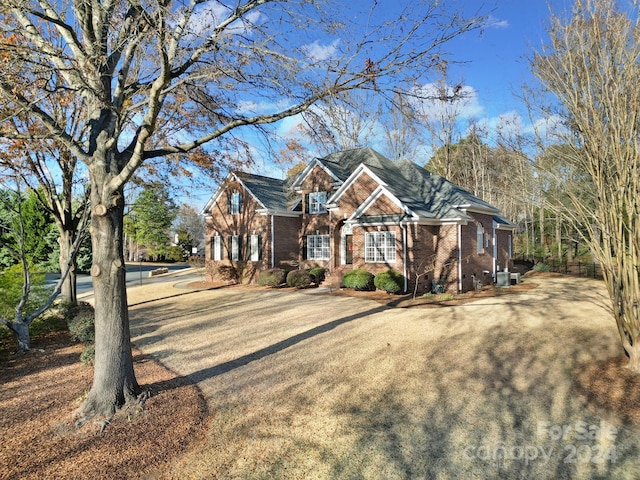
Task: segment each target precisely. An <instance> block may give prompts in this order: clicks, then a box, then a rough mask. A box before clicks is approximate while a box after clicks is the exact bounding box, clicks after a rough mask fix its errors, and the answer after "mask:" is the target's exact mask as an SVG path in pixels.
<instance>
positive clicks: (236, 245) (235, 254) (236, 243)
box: [231, 235, 240, 262]
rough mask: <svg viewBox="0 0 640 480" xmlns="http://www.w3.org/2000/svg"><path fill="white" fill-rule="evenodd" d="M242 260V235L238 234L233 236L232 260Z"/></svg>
mask: <svg viewBox="0 0 640 480" xmlns="http://www.w3.org/2000/svg"><path fill="white" fill-rule="evenodd" d="M239 260H240V237H239V236H238V235H232V236H231V261H233V262H237V261H239Z"/></svg>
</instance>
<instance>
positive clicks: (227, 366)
mask: <svg viewBox="0 0 640 480" xmlns="http://www.w3.org/2000/svg"><path fill="white" fill-rule="evenodd" d="M386 310H388V307H385V306H380V307H377V308H373V309H371V310H368V311H366V312H361V313H357V314H354V315H348V316H346V317H342V318H339V319H337V320H333V321H331V322H327V323H324V324H322V325H318V326H317V327H314V328H310V329H309V330H306V331H304V332H302V333H299V334H297V335H293V336H291V337H289V338H286V339H284V340H282V341H280V342H277V343H274V344H272V345H269V346H267V347H264V348H261V349H259V350H256V351H255V352H251V353H249V354H247V355H243V356H241V357H239V358H236V359H234V360H230V361H228V362H224V363H221V364H219V365H215V366H213V367H208V368H204V369H202V370H198V371H196V372H193V373H190V374H188V375H186V376H185V377H184V378H188V380H189V381H191V382H194V383H198V382H202V381H205V380H209V379H211V378H214V377H217V376H219V375H223V374H225V373H228V372H230V371H232V370H235V369H236V368H240V367H243V366H245V365H248V364H249V363H251V362H255V361H257V360H260V359H262V358H265V357H267V356H270V355H274V354H276V353H278V352H281V351H282V350H285V349H286V348H289V347H292V346H294V345H297V344H298V343H300V342H303V341H305V340H308V339H310V338H313V337H315V336H317V335H321V334H323V333H326V332H329V331H331V330H333V329H335V328H337V327H339V326H341V325H344V324H346V323H349V322H352V321H354V320H358V319H361V318H363V317H366V316H369V315H375V314H376V313H380V312H384V311H386ZM154 356H156V357H162V353H161V352H160V353H156V354H154ZM148 387H149V388H151V389H152V390H154V391H157V390H156V389H157V388H163V387H161V386H158V385H149V386H148Z"/></svg>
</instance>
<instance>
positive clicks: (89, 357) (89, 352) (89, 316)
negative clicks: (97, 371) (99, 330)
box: [67, 302, 96, 365]
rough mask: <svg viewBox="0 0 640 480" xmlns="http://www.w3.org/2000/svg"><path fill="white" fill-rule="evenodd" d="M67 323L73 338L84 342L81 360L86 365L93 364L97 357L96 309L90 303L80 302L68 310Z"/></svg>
mask: <svg viewBox="0 0 640 480" xmlns="http://www.w3.org/2000/svg"><path fill="white" fill-rule="evenodd" d="M67 324H68V325H69V333H70V334H71V338H73V339H74V340H78V341H80V342H82V343H83V344H84V350H83V351H82V353H81V354H80V361H81V362H82V363H84V364H86V365H93V361H94V359H95V355H96V350H95V345H94V341H95V311H94V309H93V306H92V305H91V304H90V303H86V302H78V305H76V306H74V307H70V308H69V309H68V311H67Z"/></svg>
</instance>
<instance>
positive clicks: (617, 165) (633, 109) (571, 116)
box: [532, 0, 640, 372]
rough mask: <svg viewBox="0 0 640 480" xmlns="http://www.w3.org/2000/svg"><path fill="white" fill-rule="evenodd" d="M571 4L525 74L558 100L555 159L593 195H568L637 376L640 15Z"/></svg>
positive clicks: (614, 6)
mask: <svg viewBox="0 0 640 480" xmlns="http://www.w3.org/2000/svg"><path fill="white" fill-rule="evenodd" d="M618 3H619V2H617V1H615V0H577V1H576V3H575V6H574V8H573V12H572V16H571V18H569V19H567V20H565V19H563V18H562V17H560V16H552V18H551V26H550V28H549V38H550V40H549V43H548V45H546V46H545V47H543V48H542V49H541V50H540V51H539V52H537V53H536V54H535V55H534V57H533V59H532V70H533V72H534V74H535V75H536V76H537V77H538V78H539V80H540V81H541V82H542V84H543V86H544V87H545V88H546V89H547V90H548V92H550V93H551V94H552V95H553V96H554V98H556V99H557V100H558V103H559V106H558V110H557V111H555V112H554V113H555V114H559V115H561V116H562V117H563V118H564V119H565V121H566V125H567V127H568V133H567V137H566V139H565V143H566V145H567V146H568V148H566V149H563V150H562V151H560V150H559V151H557V152H556V153H557V154H559V155H562V156H563V159H562V160H563V162H564V163H566V164H567V165H570V166H573V168H576V169H578V170H579V171H582V172H585V173H587V174H588V176H589V177H590V179H591V181H592V191H591V192H584V191H581V192H580V195H578V194H577V193H576V191H571V189H568V190H567V193H568V194H569V196H570V198H571V199H572V203H573V207H574V209H575V212H576V220H577V221H579V222H580V223H581V224H582V225H583V226H584V227H585V228H586V230H587V232H588V239H589V241H590V245H591V247H592V251H593V253H594V255H595V257H596V258H597V260H598V261H599V263H600V265H601V267H602V271H603V275H604V281H605V285H606V288H607V290H608V293H609V296H610V298H611V302H612V307H613V313H614V317H615V320H616V324H617V326H618V331H619V334H620V340H621V342H622V346H623V347H624V349H625V351H626V352H627V354H628V355H629V357H630V358H629V364H628V366H629V368H630V369H631V370H633V371H634V372H640V317H639V310H638V308H639V307H638V305H639V304H640V274H639V271H638V265H640V223H639V222H640V137H639V133H640V90H639V89H638V85H637V83H638V76H639V74H640V43H638V41H637V39H638V37H639V35H640V24H639V23H638V22H639V21H640V15H639V13H640V12H639V9H638V6H639V5H638V2H637V1H635V0H633V1H630V2H629V5H628V7H627V8H625V9H622V8H620V7H619V6H618Z"/></svg>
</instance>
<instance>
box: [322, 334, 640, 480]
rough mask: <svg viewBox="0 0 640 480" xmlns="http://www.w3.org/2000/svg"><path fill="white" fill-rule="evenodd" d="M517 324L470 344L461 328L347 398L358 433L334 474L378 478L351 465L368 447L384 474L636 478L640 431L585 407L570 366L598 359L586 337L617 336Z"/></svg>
mask: <svg viewBox="0 0 640 480" xmlns="http://www.w3.org/2000/svg"><path fill="white" fill-rule="evenodd" d="M518 323H519V322H518ZM518 323H516V324H515V325H513V326H500V327H494V328H491V329H489V330H488V331H487V332H486V333H485V334H484V335H483V336H482V337H481V338H480V339H479V341H478V342H475V345H474V347H473V348H472V349H471V350H470V349H469V346H468V344H469V338H466V335H464V334H460V335H454V336H452V337H450V338H449V339H448V340H447V341H446V342H443V343H441V344H435V345H432V348H430V349H429V350H428V351H426V352H425V356H424V367H421V368H419V369H417V371H416V369H411V368H410V370H412V371H411V373H407V374H405V372H402V371H398V372H397V374H396V375H395V378H390V379H389V380H388V381H387V382H382V383H383V384H385V385H386V387H385V388H383V389H381V390H380V391H379V393H378V395H376V396H375V397H372V398H369V399H367V401H366V402H362V401H361V399H358V398H351V399H346V401H345V402H344V404H343V405H342V406H340V407H339V413H340V414H341V415H344V414H346V415H348V416H349V420H348V422H347V423H349V424H350V425H352V426H353V427H354V428H355V429H356V430H357V432H359V435H358V440H357V442H356V444H355V445H354V446H353V448H351V451H350V452H349V453H348V455H346V456H344V457H342V458H340V459H339V460H337V461H335V463H334V465H333V475H334V476H335V477H337V478H342V477H345V476H346V477H348V478H356V479H357V478H362V479H365V478H371V477H370V475H368V474H366V473H363V472H361V471H357V470H354V469H353V467H352V465H362V464H363V463H364V464H366V462H367V459H366V458H363V455H362V452H368V454H369V455H370V456H371V457H375V456H378V457H381V459H379V460H378V461H377V462H378V463H379V464H380V468H382V469H386V472H385V474H384V475H380V476H379V477H376V478H384V477H385V476H393V477H398V478H407V479H410V478H487V479H498V478H503V479H513V478H550V479H551V478H554V479H587V478H588V479H606V478H636V477H635V473H637V471H638V470H637V469H638V467H639V464H638V455H639V453H640V449H639V447H638V440H639V436H638V434H637V432H635V431H634V429H632V428H628V427H624V426H621V425H620V423H619V422H618V421H617V420H615V419H611V420H609V419H608V417H605V418H607V420H603V419H602V417H601V416H600V414H599V412H594V411H591V410H589V409H588V408H586V407H585V406H584V403H583V401H582V400H581V399H579V398H578V397H579V392H578V391H577V389H576V387H575V386H574V385H573V382H572V374H571V371H572V370H573V369H575V368H578V369H579V368H580V367H584V365H585V364H586V363H587V362H588V361H590V360H592V357H591V356H590V355H589V356H588V357H590V358H589V359H587V356H585V348H586V346H588V348H589V349H590V350H591V351H592V352H608V351H611V350H612V345H614V344H613V343H612V340H613V341H615V338H612V337H608V338H607V337H603V336H602V335H600V334H599V332H598V331H595V330H588V329H584V330H582V329H575V324H574V326H573V327H574V328H571V327H567V328H566V330H565V331H564V332H563V331H562V328H560V333H566V335H567V336H566V337H564V336H563V337H561V338H553V337H552V336H551V334H550V333H549V332H548V331H547V329H546V328H545V327H544V326H541V327H539V328H535V329H531V330H528V331H526V330H525V329H522V328H520V327H521V325H518ZM472 343H473V342H472ZM452 350H453V351H458V352H460V355H456V356H452V355H451V351H452ZM416 377H418V378H421V379H422V381H423V382H424V385H420V384H416V383H415V379H416ZM412 389H413V392H412V391H411V390H412ZM421 390H422V391H421ZM421 397H422V398H424V402H420V404H416V403H415V401H414V400H415V399H416V398H421ZM405 399H409V400H405ZM603 421H604V422H605V423H604V424H603V423H602V422H603ZM581 422H582V423H581ZM610 422H616V423H615V424H614V423H610ZM614 425H615V426H614ZM603 426H604V428H603ZM578 428H586V429H587V430H586V432H587V433H585V431H580V430H578ZM610 428H614V429H615V430H614V431H613V432H611V431H608V429H610ZM559 429H564V432H565V434H564V436H562V437H561V438H557V436H558V435H559V434H558V431H560V430H559ZM554 435H555V437H554ZM634 472H635V473H634Z"/></svg>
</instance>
